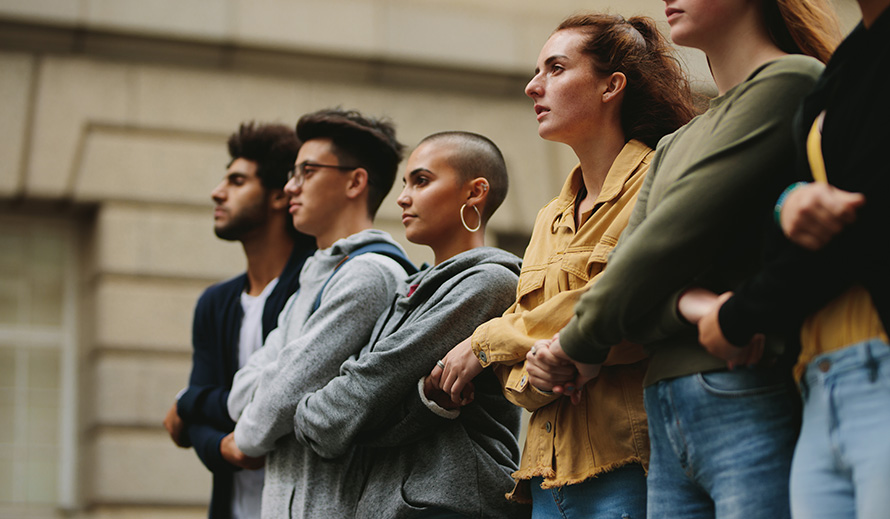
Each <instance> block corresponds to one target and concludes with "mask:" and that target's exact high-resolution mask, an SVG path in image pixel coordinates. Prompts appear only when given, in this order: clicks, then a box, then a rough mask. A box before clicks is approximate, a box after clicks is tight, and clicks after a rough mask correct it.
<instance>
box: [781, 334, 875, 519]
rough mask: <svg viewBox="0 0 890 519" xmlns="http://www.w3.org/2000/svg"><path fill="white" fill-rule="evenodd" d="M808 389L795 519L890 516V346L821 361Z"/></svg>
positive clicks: (796, 467) (869, 345)
mask: <svg viewBox="0 0 890 519" xmlns="http://www.w3.org/2000/svg"><path fill="white" fill-rule="evenodd" d="M801 391H802V393H803V397H804V415H803V428H802V430H801V433H800V440H799V441H798V444H797V449H796V450H795V452H794V462H793V464H792V470H791V503H792V510H793V511H794V517H795V518H800V519H817V518H825V519H829V518H830V519H835V518H838V517H850V518H853V517H855V518H859V519H864V518H868V519H871V518H881V519H886V518H887V517H890V346H888V345H887V344H886V343H884V342H882V341H880V340H870V341H865V342H861V343H858V344H856V345H853V346H849V347H847V348H844V349H842V350H838V351H833V352H831V353H826V354H824V355H820V356H818V357H816V358H815V359H813V361H812V362H811V363H810V364H809V365H807V370H806V373H805V374H804V378H803V381H802V383H801Z"/></svg>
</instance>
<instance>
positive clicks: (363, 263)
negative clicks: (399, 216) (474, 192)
mask: <svg viewBox="0 0 890 519" xmlns="http://www.w3.org/2000/svg"><path fill="white" fill-rule="evenodd" d="M381 241H386V242H390V243H395V242H394V241H392V238H391V237H390V236H389V235H388V234H386V233H384V232H381V231H376V230H367V231H362V232H360V233H357V234H354V235H352V236H350V237H348V238H345V239H342V240H339V241H337V242H336V243H334V244H333V245H332V246H331V247H330V248H328V249H325V250H320V251H317V252H316V253H315V254H314V255H313V256H312V257H311V258H309V259H308V260H306V263H305V265H304V266H303V271H302V272H301V274H300V291H299V292H297V293H296V294H294V296H292V297H291V299H290V300H289V301H288V303H287V305H286V306H285V308H284V310H283V311H282V313H281V315H280V316H279V325H278V328H276V329H275V330H274V331H273V332H272V333H270V334H269V336H268V337H267V338H266V342H265V345H264V346H263V348H260V349H259V350H257V351H256V352H255V353H254V354H253V355H251V357H250V359H249V360H248V362H247V365H245V366H244V368H242V369H241V370H239V371H238V373H236V375H235V379H234V381H233V383H232V391H231V393H230V394H229V400H228V407H229V414H231V415H232V418H233V419H235V420H236V421H237V425H236V427H235V443H236V444H237V445H238V447H239V448H240V449H241V450H242V451H244V453H245V454H247V455H249V456H262V455H264V454H268V456H267V458H266V483H265V486H264V488H263V507H262V509H263V512H262V516H263V517H264V518H275V519H279V518H285V517H318V518H332V517H350V516H352V514H353V507H354V503H355V500H356V497H355V495H354V493H355V492H356V488H355V484H354V483H352V482H350V481H349V479H348V478H350V477H353V476H354V475H355V474H356V471H355V470H352V463H353V460H352V457H351V456H348V455H347V456H343V457H341V458H340V459H339V460H337V461H328V460H324V459H322V458H321V457H320V456H318V455H317V454H315V453H314V452H312V450H310V449H307V448H305V447H304V446H302V445H300V444H298V443H297V442H296V439H295V438H294V433H293V416H294V412H295V411H296V408H297V403H298V402H299V401H300V399H301V398H302V397H303V395H305V394H307V393H309V392H311V391H315V390H317V389H319V388H321V387H323V386H324V385H325V384H326V383H327V382H328V381H329V380H331V379H332V378H334V377H335V376H337V374H338V372H339V369H340V365H341V364H342V363H343V362H344V361H345V360H347V359H348V358H349V357H350V356H352V355H354V354H355V353H356V352H358V351H359V350H360V349H361V348H362V346H364V345H365V344H367V343H368V341H369V340H370V336H371V331H372V330H373V329H374V324H375V323H376V322H377V319H378V317H379V316H380V314H381V313H383V312H384V311H385V310H386V309H387V307H388V305H389V303H390V302H391V301H392V299H393V298H394V297H395V293H396V292H395V289H396V287H398V286H399V284H400V283H401V281H402V280H403V279H404V278H405V271H404V269H403V268H402V267H401V266H399V264H398V263H396V262H395V261H394V260H392V259H390V258H388V257H386V256H383V255H380V254H364V255H361V256H357V257H356V258H355V259H352V260H350V261H349V262H347V263H345V264H344V265H343V267H342V268H340V269H339V270H338V271H337V273H336V274H335V275H334V276H333V278H331V281H330V283H328V285H327V286H326V287H325V288H324V292H323V295H322V299H321V305H320V306H319V308H318V309H317V310H315V312H314V313H313V312H312V311H311V310H312V307H313V305H314V303H315V299H316V296H317V295H318V292H319V290H321V288H322V286H323V284H324V283H325V281H327V279H328V277H329V276H330V274H331V272H333V271H334V269H335V268H336V267H337V265H339V264H340V262H341V261H343V259H344V258H345V257H346V256H347V255H348V254H349V253H350V252H351V251H354V250H356V249H358V248H359V247H362V246H364V245H367V244H369V243H375V242H381ZM310 314H311V315H310ZM320 489H326V490H325V491H320Z"/></svg>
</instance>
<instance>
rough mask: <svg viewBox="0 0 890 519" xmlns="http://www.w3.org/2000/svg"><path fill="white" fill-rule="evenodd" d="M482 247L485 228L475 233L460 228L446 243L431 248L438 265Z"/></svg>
mask: <svg viewBox="0 0 890 519" xmlns="http://www.w3.org/2000/svg"><path fill="white" fill-rule="evenodd" d="M483 246H485V226H482V227H480V228H479V230H478V231H476V232H469V231H467V230H466V229H463V228H461V230H460V232H458V233H455V236H454V237H451V238H450V239H449V241H448V243H445V244H441V245H435V246H431V247H432V249H433V254H434V256H435V260H434V261H435V264H436V265H438V264H439V263H442V262H443V261H445V260H447V259H449V258H453V257H454V256H457V255H458V254H460V253H462V252H466V251H468V250H471V249H475V248H476V247H483Z"/></svg>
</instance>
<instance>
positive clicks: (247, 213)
mask: <svg viewBox="0 0 890 519" xmlns="http://www.w3.org/2000/svg"><path fill="white" fill-rule="evenodd" d="M229 216H230V217H229V220H228V221H227V222H225V223H224V224H220V225H215V226H214V227H213V232H214V233H216V236H217V238H220V239H223V240H226V241H237V240H241V239H242V238H244V236H245V235H247V234H248V233H249V232H251V231H253V230H254V229H257V228H260V227H262V226H263V225H265V223H266V204H265V203H258V204H255V205H252V206H249V207H245V208H243V209H242V210H241V211H239V212H237V213H234V214H231V213H230V215H229Z"/></svg>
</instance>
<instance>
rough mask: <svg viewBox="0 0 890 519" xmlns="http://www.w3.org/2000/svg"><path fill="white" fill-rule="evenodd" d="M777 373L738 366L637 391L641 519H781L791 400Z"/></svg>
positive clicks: (794, 417) (794, 416)
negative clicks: (642, 444) (644, 428)
mask: <svg viewBox="0 0 890 519" xmlns="http://www.w3.org/2000/svg"><path fill="white" fill-rule="evenodd" d="M790 378H791V377H790V375H788V374H785V372H784V370H782V371H779V370H764V369H759V368H741V369H736V370H735V371H716V372H710V373H698V374H695V375H689V376H686V377H680V378H675V379H670V380H663V381H661V382H658V383H656V384H654V385H652V386H649V387H647V388H646V390H645V401H646V412H647V413H648V415H649V440H650V442H651V449H652V455H651V458H650V461H649V481H648V483H649V496H648V502H649V508H648V515H647V516H648V517H649V519H677V518H683V519H698V518H720V519H730V518H732V519H758V518H764V519H766V518H769V519H781V518H788V517H790V516H791V511H790V503H789V498H788V478H789V472H790V470H791V456H792V452H793V450H794V442H795V440H796V438H797V433H798V412H797V411H798V402H799V398H798V396H797V392H796V391H795V390H794V387H793V384H792V382H791V380H790Z"/></svg>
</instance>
